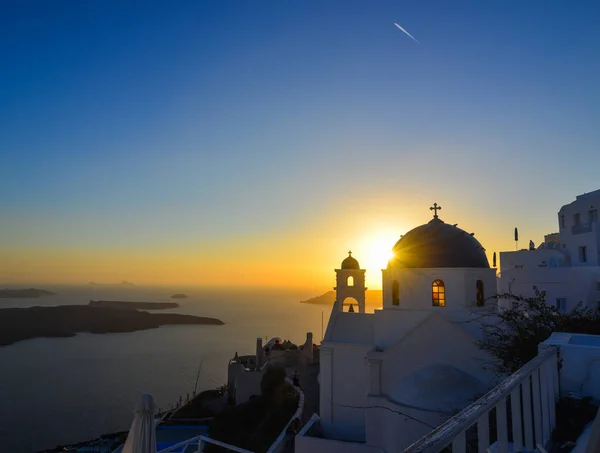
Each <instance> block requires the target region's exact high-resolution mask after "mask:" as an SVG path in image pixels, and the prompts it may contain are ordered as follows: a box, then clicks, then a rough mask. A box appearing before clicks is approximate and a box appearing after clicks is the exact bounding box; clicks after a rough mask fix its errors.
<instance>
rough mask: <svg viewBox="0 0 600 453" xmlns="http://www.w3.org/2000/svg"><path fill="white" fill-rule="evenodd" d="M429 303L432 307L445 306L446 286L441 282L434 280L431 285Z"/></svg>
mask: <svg viewBox="0 0 600 453" xmlns="http://www.w3.org/2000/svg"><path fill="white" fill-rule="evenodd" d="M431 302H432V305H433V306H434V307H445V306H446V286H445V285H444V282H443V281H442V280H436V281H434V282H433V284H432V285H431Z"/></svg>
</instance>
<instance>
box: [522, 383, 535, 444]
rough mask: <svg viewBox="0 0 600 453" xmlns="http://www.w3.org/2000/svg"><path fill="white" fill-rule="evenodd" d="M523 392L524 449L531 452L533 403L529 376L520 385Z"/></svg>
mask: <svg viewBox="0 0 600 453" xmlns="http://www.w3.org/2000/svg"><path fill="white" fill-rule="evenodd" d="M521 388H522V390H523V418H524V421H525V423H524V426H525V447H526V448H527V450H533V449H534V448H535V444H534V443H533V417H532V415H533V402H532V401H531V375H529V376H527V377H526V378H525V380H524V381H523V383H522V384H521Z"/></svg>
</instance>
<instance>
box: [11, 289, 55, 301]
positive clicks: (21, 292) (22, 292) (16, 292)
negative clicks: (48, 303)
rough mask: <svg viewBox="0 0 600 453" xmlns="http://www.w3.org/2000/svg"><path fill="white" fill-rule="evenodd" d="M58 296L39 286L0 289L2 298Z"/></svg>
mask: <svg viewBox="0 0 600 453" xmlns="http://www.w3.org/2000/svg"><path fill="white" fill-rule="evenodd" d="M44 296H56V294H55V293H53V292H51V291H46V290H45V289H37V288H27V289H0V299H32V298H35V297H44Z"/></svg>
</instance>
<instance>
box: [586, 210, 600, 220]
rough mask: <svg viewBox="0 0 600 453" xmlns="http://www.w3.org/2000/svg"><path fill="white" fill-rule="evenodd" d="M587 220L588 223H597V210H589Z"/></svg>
mask: <svg viewBox="0 0 600 453" xmlns="http://www.w3.org/2000/svg"><path fill="white" fill-rule="evenodd" d="M588 218H589V221H590V223H592V222H597V221H598V210H597V209H590V212H589V213H588Z"/></svg>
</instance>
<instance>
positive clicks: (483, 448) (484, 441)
mask: <svg viewBox="0 0 600 453" xmlns="http://www.w3.org/2000/svg"><path fill="white" fill-rule="evenodd" d="M477 446H478V448H477V451H478V453H487V449H488V447H489V446H490V413H489V412H488V411H486V412H485V414H483V415H482V416H481V417H480V418H479V420H477Z"/></svg>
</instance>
